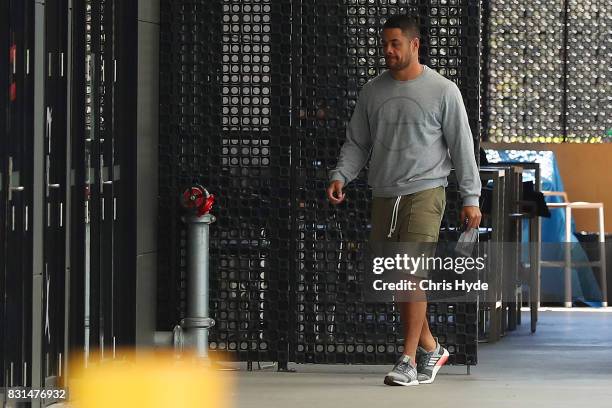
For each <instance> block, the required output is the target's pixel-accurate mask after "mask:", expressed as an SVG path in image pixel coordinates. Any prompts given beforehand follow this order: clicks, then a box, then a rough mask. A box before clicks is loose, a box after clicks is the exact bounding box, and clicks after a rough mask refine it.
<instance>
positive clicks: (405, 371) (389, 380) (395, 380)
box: [385, 354, 419, 385]
mask: <svg viewBox="0 0 612 408" xmlns="http://www.w3.org/2000/svg"><path fill="white" fill-rule="evenodd" d="M385 384H387V385H419V381H418V380H417V368H416V365H415V364H414V362H413V361H412V360H411V359H410V356H407V355H405V354H402V356H401V357H400V359H399V360H398V361H397V363H395V366H394V367H393V370H391V371H389V373H388V374H387V376H386V377H385Z"/></svg>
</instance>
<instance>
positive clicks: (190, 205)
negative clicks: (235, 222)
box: [182, 186, 215, 217]
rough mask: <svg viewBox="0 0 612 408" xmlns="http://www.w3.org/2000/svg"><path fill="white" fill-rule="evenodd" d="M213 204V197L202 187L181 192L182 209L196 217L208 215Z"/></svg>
mask: <svg viewBox="0 0 612 408" xmlns="http://www.w3.org/2000/svg"><path fill="white" fill-rule="evenodd" d="M214 202H215V196H214V195H213V194H210V193H209V192H208V191H207V190H206V189H205V188H204V187H202V186H192V187H189V188H188V189H186V190H185V191H184V192H183V200H182V204H183V207H185V208H187V209H190V210H193V211H195V212H196V214H197V216H198V217H201V216H203V215H204V214H208V212H210V210H211V209H212V206H213V204H214Z"/></svg>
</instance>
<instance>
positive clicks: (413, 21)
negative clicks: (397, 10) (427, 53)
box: [383, 14, 421, 39]
mask: <svg viewBox="0 0 612 408" xmlns="http://www.w3.org/2000/svg"><path fill="white" fill-rule="evenodd" d="M385 28H399V29H400V30H402V33H404V35H405V36H407V37H408V38H410V39H412V38H414V37H416V38H419V39H420V38H421V25H420V24H419V18H418V17H416V16H412V15H407V14H404V15H396V16H392V17H389V18H388V19H387V21H385V24H384V25H383V30H384V29H385Z"/></svg>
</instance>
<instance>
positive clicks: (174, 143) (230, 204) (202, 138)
mask: <svg viewBox="0 0 612 408" xmlns="http://www.w3.org/2000/svg"><path fill="white" fill-rule="evenodd" d="M289 10H290V8H288V7H285V5H283V4H280V3H278V2H275V3H273V2H271V1H268V0H261V1H259V0H256V1H255V0H254V1H224V2H215V3H214V4H211V3H210V2H203V1H202V2H164V3H162V44H161V52H162V58H161V61H162V62H161V66H160V68H161V72H162V74H161V77H162V78H165V79H163V80H162V84H161V87H160V91H161V95H162V98H161V99H162V106H161V111H160V115H161V127H160V167H161V171H160V195H161V197H162V201H161V202H160V214H161V215H162V217H161V219H160V229H161V236H167V237H169V238H170V239H168V240H166V241H165V242H162V247H161V248H160V253H161V254H160V274H159V275H160V282H159V283H160V285H159V286H160V288H161V290H160V304H161V305H162V306H161V308H160V313H159V322H158V323H159V325H161V326H162V327H166V328H168V327H172V324H173V323H175V322H176V321H178V320H177V319H178V318H179V317H182V314H183V313H184V301H185V300H184V291H183V290H182V289H183V288H184V284H185V281H184V280H185V255H186V254H185V251H184V239H185V232H186V231H185V228H184V225H182V224H181V222H180V219H179V213H180V211H179V208H178V197H179V193H180V191H182V190H181V189H182V188H185V187H187V186H189V185H190V183H191V182H193V181H198V182H200V183H202V184H204V185H205V186H206V187H207V188H209V189H210V191H211V192H213V193H214V194H215V195H216V196H217V202H216V205H215V209H214V214H215V216H216V217H217V219H218V221H217V222H216V223H215V224H213V225H212V227H211V249H210V250H211V265H210V267H211V299H212V300H211V309H212V310H213V317H214V319H215V320H216V325H215V330H213V331H211V335H210V348H211V349H212V350H217V351H231V352H236V353H237V354H236V355H237V358H239V359H241V360H246V359H248V360H268V361H269V360H286V359H287V355H286V353H287V348H288V345H287V333H288V326H287V325H288V313H289V311H288V295H289V294H288V280H289V268H290V265H289V264H290V260H291V254H290V250H289V249H290V235H289V231H290V225H289V211H290V210H289V209H290V202H289V199H290V180H291V174H290V140H291V133H290V126H289V125H290V123H289V109H290V99H289V97H290V89H289V86H290V77H289V64H288V56H289V55H288V50H289V46H288V45H289V35H290V25H289V21H290V12H289ZM179 282H180V285H179V286H177V283H179ZM169 287H170V288H172V290H171V291H170V293H168V292H169V291H168V290H167V288H169ZM283 353H284V354H283Z"/></svg>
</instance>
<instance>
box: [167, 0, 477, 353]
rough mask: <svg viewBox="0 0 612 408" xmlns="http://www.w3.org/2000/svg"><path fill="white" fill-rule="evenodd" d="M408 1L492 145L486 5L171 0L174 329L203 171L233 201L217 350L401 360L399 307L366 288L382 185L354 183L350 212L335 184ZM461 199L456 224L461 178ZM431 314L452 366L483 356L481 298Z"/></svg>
mask: <svg viewBox="0 0 612 408" xmlns="http://www.w3.org/2000/svg"><path fill="white" fill-rule="evenodd" d="M406 12H411V13H416V14H419V15H420V17H421V22H422V26H423V28H422V31H423V32H422V34H423V36H424V40H423V41H422V50H421V56H422V58H421V59H422V62H423V63H426V64H428V65H429V66H430V67H432V68H434V69H436V70H438V71H439V72H440V73H442V74H443V75H445V76H446V77H448V78H451V79H452V80H453V81H455V82H456V83H457V84H458V86H459V87H460V89H461V90H462V93H463V95H464V98H465V102H466V107H467V109H468V115H469V118H470V123H471V125H472V130H473V133H474V135H475V145H476V146H477V145H478V135H479V132H480V129H479V83H480V82H479V75H480V71H479V44H480V40H479V27H480V14H479V2H477V1H467V0H439V1H436V0H429V1H424V0H404V1H401V0H397V1H392V0H389V1H386V0H377V1H375V0H368V1H365V0H352V1H343V2H342V1H317V2H316V7H314V5H313V3H311V2H307V1H297V0H294V1H272V0H252V1H244V0H241V1H238V0H226V1H215V2H212V1H172V2H171V1H162V37H161V56H160V68H161V88H160V89H161V107H160V115H161V121H160V125H161V126H160V237H163V239H161V241H160V260H159V271H160V273H159V282H158V287H159V288H160V289H159V292H158V300H159V309H158V326H159V327H160V328H162V329H169V328H170V327H172V325H173V324H174V323H175V322H177V321H178V319H179V318H180V317H182V316H183V314H184V305H185V298H184V297H185V291H184V285H185V265H186V260H185V255H186V253H185V242H184V240H185V229H184V227H183V225H181V222H180V219H179V216H178V215H179V213H180V211H179V201H178V197H179V193H180V191H181V190H182V188H184V187H186V186H187V185H189V184H190V183H192V182H199V183H201V184H203V185H204V186H205V187H207V188H208V189H209V190H210V191H211V192H213V193H214V194H216V195H217V197H218V202H217V205H216V207H215V209H214V210H213V213H214V214H215V215H216V216H217V218H218V221H217V222H216V223H215V224H213V225H212V227H211V235H212V236H211V293H210V294H211V309H212V312H213V317H214V319H215V320H216V322H217V324H216V326H215V327H214V329H213V330H211V335H210V348H211V349H212V350H213V351H223V352H226V351H228V352H230V353H229V358H235V359H239V360H249V361H257V360H260V361H262V360H263V361H265V360H268V361H269V360H277V361H280V362H283V361H284V362H286V361H295V362H317V363H336V362H337V363H390V362H392V361H394V359H395V358H396V356H397V354H398V353H399V352H400V351H401V347H400V346H401V336H400V334H399V325H398V318H399V314H398V313H396V311H395V309H394V307H393V305H392V304H366V303H363V302H362V301H361V298H360V296H361V290H360V285H361V283H362V281H363V262H362V260H361V258H360V256H361V255H360V249H361V247H362V246H363V244H364V243H365V241H366V239H367V235H368V233H369V199H370V195H369V192H368V189H367V186H366V184H365V182H364V181H362V180H363V178H360V179H359V180H358V181H356V182H353V183H352V184H351V185H350V187H349V188H348V194H349V197H350V200H349V201H348V202H347V203H346V204H343V205H341V206H340V207H338V208H332V206H330V205H329V204H328V203H327V202H326V199H325V196H324V190H325V187H326V185H327V171H328V170H329V169H330V168H332V167H333V166H334V165H335V161H336V158H337V155H338V152H339V148H340V146H341V144H342V142H343V141H344V137H345V126H346V123H347V121H348V120H349V119H350V116H351V114H352V111H353V108H354V106H355V102H356V99H357V96H358V93H359V90H360V88H361V86H363V84H365V83H366V82H367V81H368V80H369V79H371V78H373V77H375V76H376V75H378V74H379V73H380V72H382V69H384V61H383V60H382V54H381V50H380V48H379V29H380V27H381V26H382V24H383V23H384V21H385V19H386V17H387V16H390V15H392V14H397V13H406ZM448 194H449V199H448V206H447V209H448V210H447V214H446V220H445V225H454V220H455V217H456V210H457V206H458V197H457V193H456V189H455V188H454V187H453V185H452V184H451V186H450V187H449V193H448ZM429 312H430V316H429V319H430V322H431V324H432V329H433V330H434V331H435V332H436V333H437V334H438V335H440V340H441V341H442V342H444V343H445V344H447V345H448V346H449V347H450V348H449V349H450V350H451V351H452V352H454V354H453V357H452V360H451V361H452V362H455V363H458V364H475V363H476V315H477V306H476V304H448V305H447V304H441V303H440V304H430V307H429ZM432 319H433V320H432Z"/></svg>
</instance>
